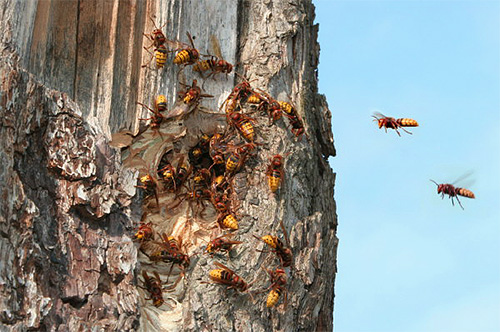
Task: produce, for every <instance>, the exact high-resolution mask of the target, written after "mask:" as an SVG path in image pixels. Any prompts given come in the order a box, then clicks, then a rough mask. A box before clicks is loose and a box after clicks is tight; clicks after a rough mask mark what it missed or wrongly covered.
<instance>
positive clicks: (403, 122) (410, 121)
mask: <svg viewBox="0 0 500 332" xmlns="http://www.w3.org/2000/svg"><path fill="white" fill-rule="evenodd" d="M396 122H397V123H398V125H400V126H401V127H418V122H417V121H415V120H413V119H406V118H403V119H397V120H396Z"/></svg>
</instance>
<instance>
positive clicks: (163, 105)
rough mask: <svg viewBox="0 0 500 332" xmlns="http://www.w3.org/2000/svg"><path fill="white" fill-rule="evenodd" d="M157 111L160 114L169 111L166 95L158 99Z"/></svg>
mask: <svg viewBox="0 0 500 332" xmlns="http://www.w3.org/2000/svg"><path fill="white" fill-rule="evenodd" d="M156 109H157V110H158V111H160V112H161V111H164V110H166V109H167V97H165V96H164V95H159V96H158V97H156Z"/></svg>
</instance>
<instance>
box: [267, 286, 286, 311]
mask: <svg viewBox="0 0 500 332" xmlns="http://www.w3.org/2000/svg"><path fill="white" fill-rule="evenodd" d="M282 292H283V290H282V289H281V288H280V287H274V288H273V289H271V291H270V292H269V294H268V295H267V301H266V306H267V307H268V308H272V307H274V306H275V305H276V303H278V301H279V300H280V296H281V293H282Z"/></svg>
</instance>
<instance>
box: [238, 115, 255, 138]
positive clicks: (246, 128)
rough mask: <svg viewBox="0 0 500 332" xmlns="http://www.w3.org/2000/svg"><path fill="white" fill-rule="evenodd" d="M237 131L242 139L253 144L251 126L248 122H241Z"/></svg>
mask: <svg viewBox="0 0 500 332" xmlns="http://www.w3.org/2000/svg"><path fill="white" fill-rule="evenodd" d="M238 129H239V130H240V132H241V134H242V135H243V137H245V138H246V139H247V140H248V141H250V142H253V138H254V130H253V125H252V123H251V122H250V121H247V120H244V121H241V122H240V124H239V126H238Z"/></svg>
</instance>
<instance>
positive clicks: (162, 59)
mask: <svg viewBox="0 0 500 332" xmlns="http://www.w3.org/2000/svg"><path fill="white" fill-rule="evenodd" d="M167 53H168V52H167V48H166V47H165V46H163V45H161V46H159V47H158V48H157V49H156V51H155V58H156V67H158V68H163V66H164V65H165V63H166V62H167Z"/></svg>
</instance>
